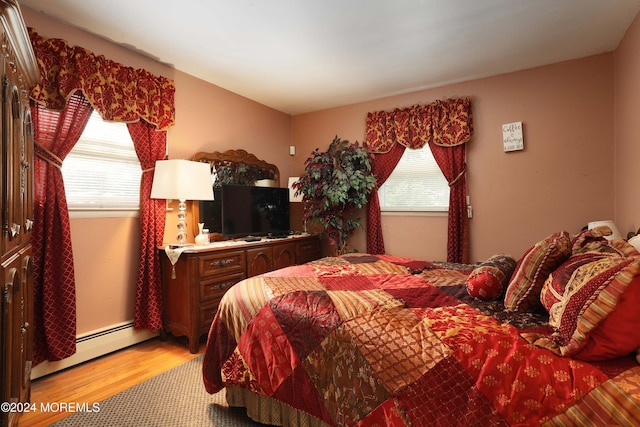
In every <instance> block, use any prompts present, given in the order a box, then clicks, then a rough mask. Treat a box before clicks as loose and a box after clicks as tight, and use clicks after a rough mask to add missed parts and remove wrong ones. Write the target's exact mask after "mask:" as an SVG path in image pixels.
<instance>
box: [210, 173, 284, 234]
mask: <svg viewBox="0 0 640 427" xmlns="http://www.w3.org/2000/svg"><path fill="white" fill-rule="evenodd" d="M221 193H222V194H221V197H220V199H221V219H222V234H223V235H224V236H229V237H234V236H270V237H284V236H286V235H288V234H289V230H290V225H289V189H288V188H275V187H254V186H247V185H223V186H222V190H221Z"/></svg>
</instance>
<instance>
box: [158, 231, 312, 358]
mask: <svg viewBox="0 0 640 427" xmlns="http://www.w3.org/2000/svg"><path fill="white" fill-rule="evenodd" d="M321 250H322V246H321V241H320V238H319V236H317V235H306V236H295V237H288V238H285V239H272V240H270V239H263V240H261V241H258V242H242V241H233V242H219V243H213V244H210V245H207V246H193V247H188V248H186V249H184V250H183V252H182V253H181V254H180V256H179V257H178V260H177V262H176V263H175V264H174V265H172V263H171V261H170V260H169V257H168V256H167V254H166V253H165V251H164V249H161V250H160V254H159V255H160V259H161V265H162V288H163V323H164V331H163V333H166V332H171V333H172V334H173V335H175V336H183V335H184V336H186V337H187V338H188V339H189V351H190V352H191V353H197V352H198V349H199V344H200V337H201V336H202V335H204V334H206V333H207V332H208V331H209V327H210V326H211V322H212V321H213V318H214V316H215V314H216V311H217V310H218V304H219V303H220V299H221V298H222V295H224V293H225V292H226V291H227V289H229V288H230V287H231V286H233V285H234V284H236V283H238V282H239V281H241V280H242V279H245V278H247V277H252V276H256V275H258V274H262V273H266V272H269V271H272V270H277V269H279V268H283V267H287V266H290V265H296V264H304V263H306V262H309V261H313V260H315V259H318V258H320V257H321Z"/></svg>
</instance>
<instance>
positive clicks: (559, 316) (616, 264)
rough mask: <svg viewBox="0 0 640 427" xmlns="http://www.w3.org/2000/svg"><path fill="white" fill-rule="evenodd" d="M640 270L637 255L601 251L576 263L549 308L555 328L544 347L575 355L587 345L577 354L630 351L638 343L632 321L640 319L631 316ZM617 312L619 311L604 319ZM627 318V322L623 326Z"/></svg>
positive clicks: (590, 355)
mask: <svg viewBox="0 0 640 427" xmlns="http://www.w3.org/2000/svg"><path fill="white" fill-rule="evenodd" d="M639 274H640V258H637V257H630V258H624V257H615V256H602V257H601V258H600V259H597V260H595V261H592V262H589V263H586V264H583V265H580V266H578V267H577V268H575V270H574V272H573V274H572V275H571V278H570V279H569V281H568V282H567V283H566V286H565V290H564V292H563V293H562V295H560V299H559V301H558V302H556V303H555V304H553V305H552V306H551V307H550V309H549V324H550V325H551V326H552V327H553V328H554V329H555V332H554V335H553V339H552V340H548V341H546V342H543V346H545V347H547V348H549V349H550V350H552V351H554V352H556V353H557V354H560V355H563V356H574V357H578V353H579V352H580V351H581V350H583V348H584V349H585V353H584V354H582V355H581V356H579V357H581V358H582V360H604V359H610V358H614V357H620V356H623V355H627V354H629V353H631V351H633V349H635V348H637V347H639V346H640V334H639V333H638V331H637V327H636V328H635V329H636V331H634V330H633V329H634V328H633V327H632V326H631V324H637V322H636V319H635V318H634V317H630V316H633V315H634V314H635V315H636V316H635V317H637V311H638V308H637V307H638V306H637V305H635V306H634V304H637V303H638V300H639V298H640V295H636V293H639V292H640V277H638V276H639ZM632 283H633V285H632V286H631V284H632ZM627 290H629V293H627ZM614 309H615V311H614ZM618 311H620V312H618ZM613 313H616V314H615V315H613V316H611V319H609V321H607V322H605V319H608V318H609V316H610V315H612V314H613ZM628 319H631V321H629V324H628V325H627V324H625V325H622V323H624V322H627V321H628ZM623 327H624V329H623ZM620 330H624V333H625V334H627V335H629V336H628V337H626V339H623V340H622V341H621V342H620V343H618V342H615V340H617V339H619V338H620V337H619V335H620ZM591 339H593V342H590V341H591ZM612 340H613V341H612ZM536 344H537V345H540V343H539V342H537V343H536ZM587 344H589V347H586V346H587ZM585 358H586V359H585Z"/></svg>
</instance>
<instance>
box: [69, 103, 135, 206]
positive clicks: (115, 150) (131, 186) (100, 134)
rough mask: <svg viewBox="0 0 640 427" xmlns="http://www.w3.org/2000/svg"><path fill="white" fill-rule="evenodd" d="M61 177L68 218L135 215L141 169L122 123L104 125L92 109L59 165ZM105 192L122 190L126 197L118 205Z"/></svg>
mask: <svg viewBox="0 0 640 427" xmlns="http://www.w3.org/2000/svg"><path fill="white" fill-rule="evenodd" d="M80 165H82V166H80ZM62 175H63V178H64V183H65V192H66V197H67V204H68V207H69V216H70V217H72V218H93V217H103V218H112V217H137V216H139V212H140V177H141V175H142V170H141V167H140V161H139V160H138V156H137V154H136V152H135V149H134V147H133V141H132V140H131V136H130V135H129V131H128V129H127V125H126V124H125V123H119V122H106V121H104V120H102V118H101V117H100V114H99V113H98V112H97V111H95V110H94V111H93V112H92V114H91V117H90V118H89V122H88V123H87V126H86V127H85V130H84V132H83V133H82V136H81V137H80V139H79V140H78V142H77V143H76V145H75V146H74V147H73V149H72V150H71V152H69V154H68V155H67V157H66V158H65V159H64V161H63V162H62ZM96 189H102V190H104V191H101V190H96ZM109 191H115V192H116V193H117V192H118V191H123V192H124V193H125V194H127V197H125V201H124V202H123V203H119V202H118V199H117V197H118V196H117V195H116V196H115V197H114V196H112V195H110V193H109ZM88 194H91V197H89V196H88ZM120 194H122V193H120ZM134 199H135V201H134Z"/></svg>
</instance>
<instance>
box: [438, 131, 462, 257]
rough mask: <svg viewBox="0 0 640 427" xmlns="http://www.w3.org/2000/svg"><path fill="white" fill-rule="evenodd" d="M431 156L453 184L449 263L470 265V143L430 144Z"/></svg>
mask: <svg viewBox="0 0 640 427" xmlns="http://www.w3.org/2000/svg"><path fill="white" fill-rule="evenodd" d="M429 148H431V153H433V157H434V159H435V160H436V163H438V166H439V167H440V169H441V170H442V173H443V174H444V177H445V178H446V179H447V182H448V183H449V189H450V190H449V218H448V222H447V236H448V238H447V261H449V262H462V263H468V262H469V218H468V216H467V184H466V171H467V165H466V163H465V158H466V153H465V152H466V144H460V145H454V146H452V147H443V146H441V145H436V144H429Z"/></svg>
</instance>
